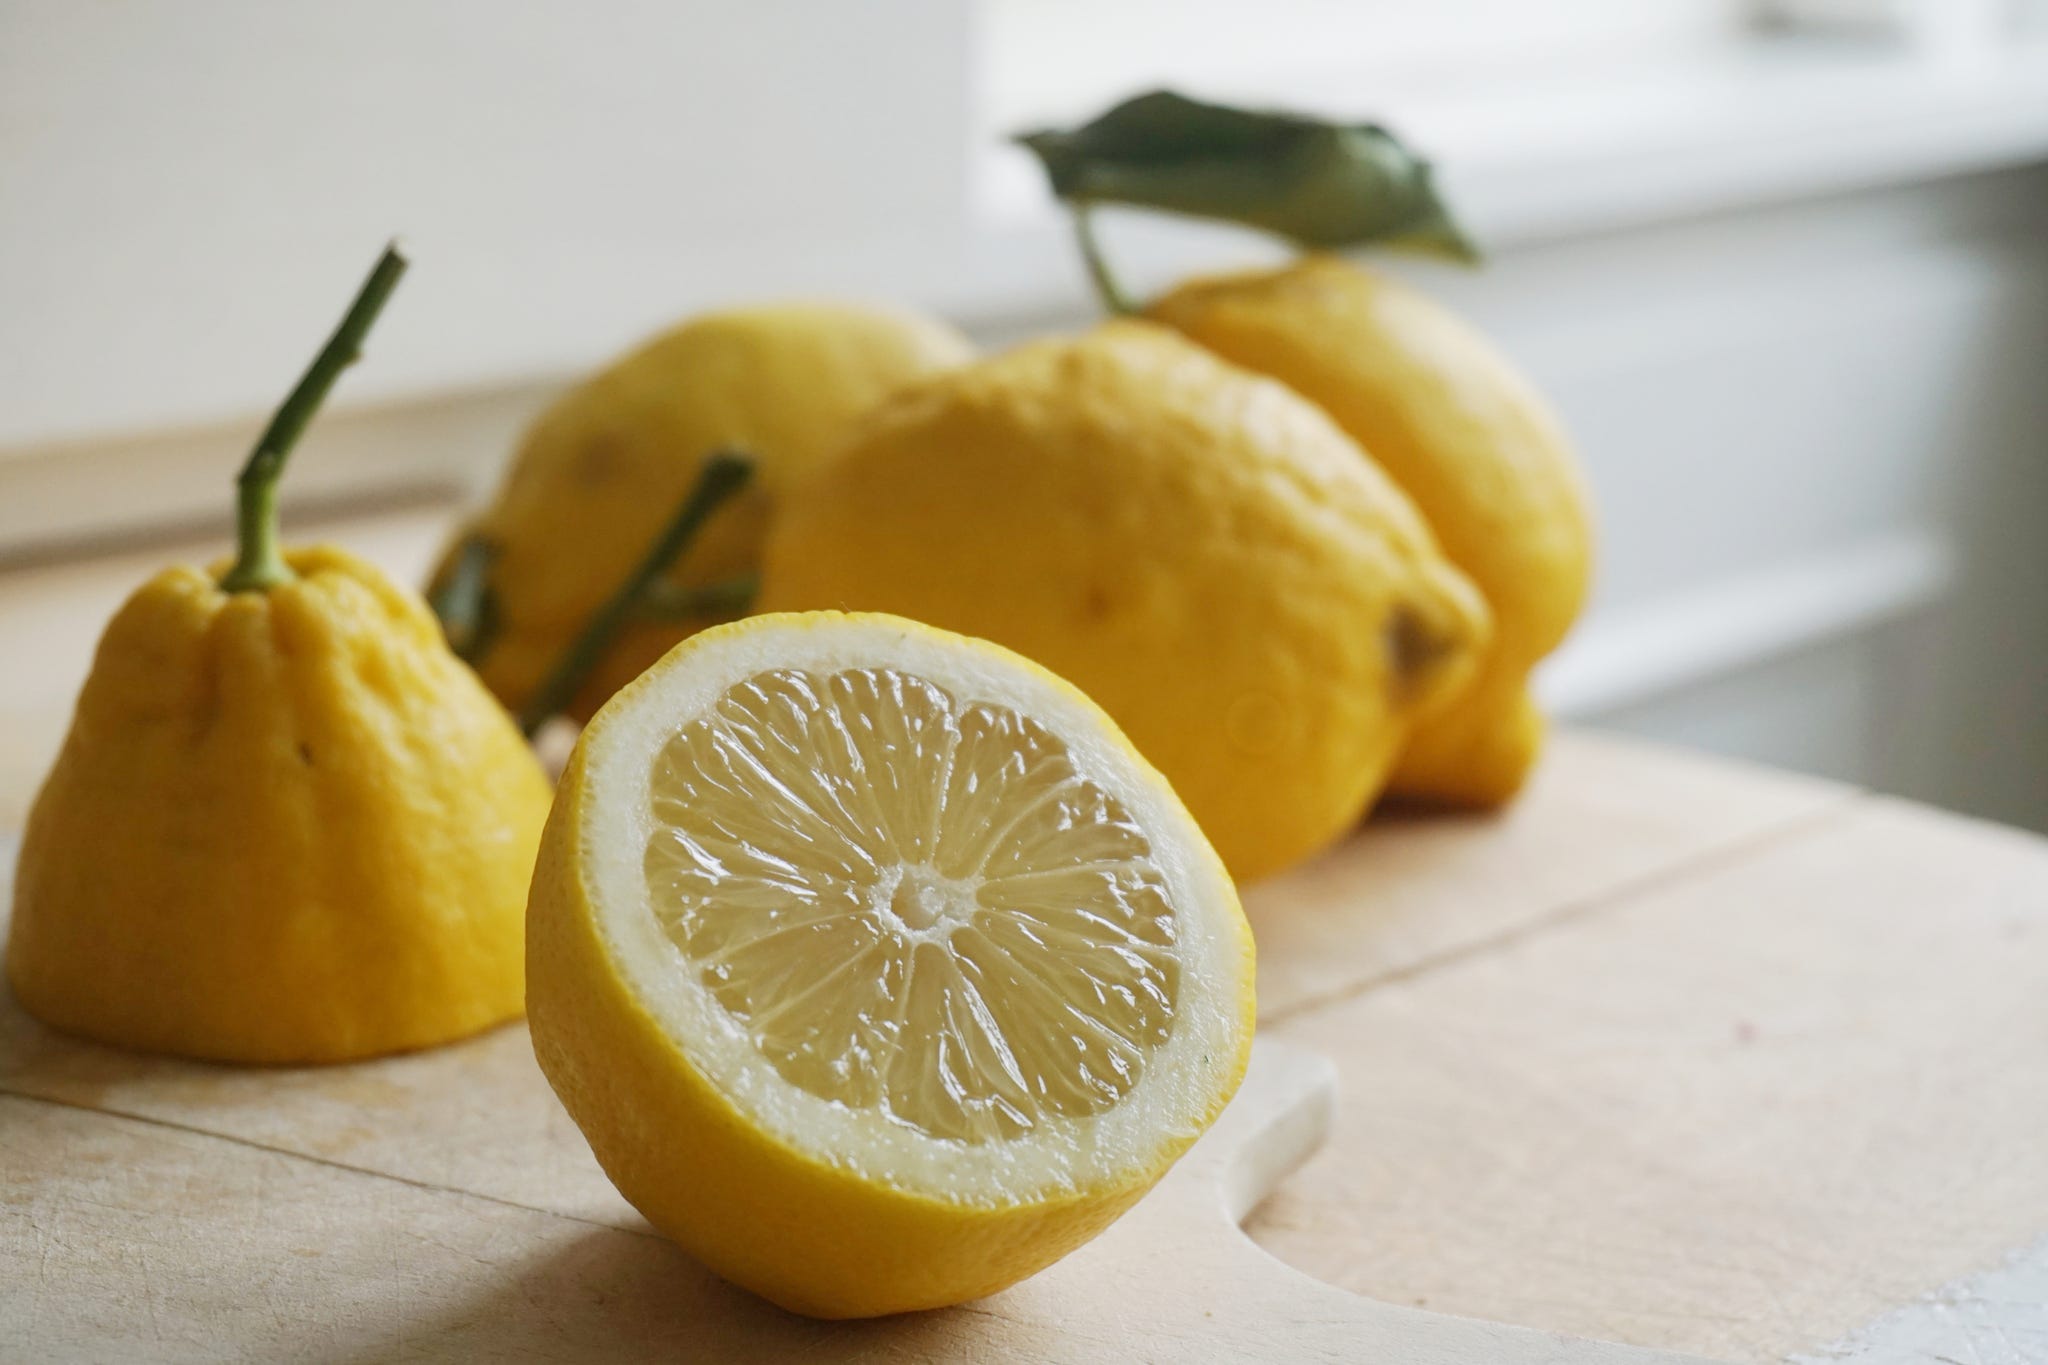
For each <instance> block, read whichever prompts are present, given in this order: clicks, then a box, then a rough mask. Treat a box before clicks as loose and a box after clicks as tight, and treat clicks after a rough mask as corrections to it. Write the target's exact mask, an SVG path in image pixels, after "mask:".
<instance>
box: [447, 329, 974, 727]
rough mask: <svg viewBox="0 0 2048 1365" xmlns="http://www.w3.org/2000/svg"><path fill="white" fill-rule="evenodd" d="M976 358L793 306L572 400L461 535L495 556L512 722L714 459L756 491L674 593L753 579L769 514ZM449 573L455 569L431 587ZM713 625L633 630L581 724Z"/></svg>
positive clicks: (585, 389)
mask: <svg viewBox="0 0 2048 1365" xmlns="http://www.w3.org/2000/svg"><path fill="white" fill-rule="evenodd" d="M970 354H971V348H970V347H969V346H968V344H967V342H966V340H965V339H964V338H963V337H961V336H960V334H959V333H958V332H956V331H954V330H953V329H952V328H950V327H948V326H946V325H945V324H943V323H940V322H936V321H933V320H931V319H927V318H922V317H918V316H916V315H914V314H911V313H907V312H894V311H890V310H886V309H879V308H856V307H851V306H841V305H824V304H818V305H804V304H787V305H777V306H770V307H760V308H746V309H738V310H735V311H732V312H724V313H711V314H707V315H705V316H703V317H699V318H697V319H695V320H693V321H691V322H688V323H686V324H684V325H683V326H680V327H678V328H676V329H675V330H673V331H671V332H668V333H666V334H664V335H662V336H659V337H656V338H654V339H653V340H651V341H649V342H647V343H646V344H645V345H643V346H641V347H640V348H639V349H638V350H636V351H633V352H632V353H631V354H629V355H627V356H625V357H624V358H623V359H621V360H619V361H617V362H616V363H614V364H613V365H611V366H609V367H608V368H606V369H604V370H602V371H600V372H599V373H597V374H596V375H594V376H592V377H591V378H590V379H588V380H586V381H584V382H583V383H581V384H579V385H577V386H576V387H575V388H573V389H571V390H570V391H569V392H568V393H567V394H565V395H563V396H562V397H561V398H560V399H559V400H557V401H556V402H555V403H554V405H553V406H551V407H550V408H548V410H547V411H546V412H544V413H543V414H542V415H541V416H540V418H539V419H538V420H537V421H536V422H535V423H534V425H533V427H532V428H531V429H530V430H529V431H528V432H527V434H526V437H525V440H524V442H523V443H522V444H521V446H520V449H519V453H518V455H517V456H516V457H515V458H514V460H513V463H512V467H511V469H510V471H509V472H508V474H507V475H506V478H505V482H504V484H503V485H502V486H501V487H500V488H499V490H498V492H497V495H496V498H495V500H494V501H493V502H492V503H491V505H490V506H489V507H488V508H486V509H485V510H484V512H483V513H482V514H481V515H480V516H479V518H478V519H477V521H476V522H475V523H474V525H473V526H471V527H469V528H465V533H467V532H468V531H474V532H479V533H481V534H482V535H483V536H485V537H487V538H488V539H489V540H490V541H491V542H493V543H494V544H495V545H496V547H497V557H496V559H495V561H494V562H493V564H492V566H491V570H490V584H491V588H492V591H493V593H494V595H495V597H496V602H497V609H498V617H499V619H498V628H497V631H496V635H495V638H494V639H493V640H492V641H491V642H490V643H489V645H488V647H487V648H486V649H484V650H483V651H482V653H481V656H480V657H478V658H476V659H475V662H476V665H477V671H478V672H479V673H480V674H482V676H483V679H484V682H485V683H486V684H487V685H488V686H489V687H490V689H491V690H492V691H493V692H494V693H496V694H497V696H498V697H499V698H500V699H501V700H502V701H504V703H505V704H506V706H507V707H509V708H510V709H512V710H514V711H517V710H519V709H520V708H521V707H522V706H523V705H524V704H525V703H526V701H527V699H528V698H529V696H530V695H531V693H532V691H533V689H534V688H535V687H536V686H537V685H538V683H539V682H540V680H541V679H542V678H543V677H544V676H546V674H547V672H548V670H549V669H550V668H551V667H552V666H553V664H554V663H555V662H556V660H557V659H558V658H559V657H560V656H561V654H562V652H563V650H564V649H565V648H566V647H567V645H568V644H569V642H570V641H571V640H572V639H574V638H575V636H576V634H577V632H578V631H579V630H580V629H581V628H582V626H583V624H584V622H585V621H586V620H587V619H588V618H589V616H590V615H591V613H592V612H593V611H595V610H596V609H597V607H598V605H599V604H600V603H602V602H603V601H604V600H605V599H606V598H608V597H609V596H610V595H611V594H612V592H613V591H614V590H615V589H616V588H617V587H618V586H619V583H620V581H621V580H622V579H624V578H625V576H626V574H627V573H628V571H629V570H630V569H631V568H632V567H633V565H634V564H636V563H637V562H638V561H639V559H640V557H641V555H642V554H643V553H645V551H646V549H647V545H648V542H649V541H650V540H651V539H652V538H653V537H654V535H655V533H656V532H657V531H658V530H659V529H660V528H661V527H662V525H663V524H664V523H665V522H667V520H668V519H669V517H670V516H671V515H672V514H673V513H674V512H675V510H676V508H677V506H678V505H679V504H680V503H681V501H682V499H683V497H684V496H685V494H687V493H688V491H689V490H690V488H691V486H692V485H693V484H695V482H696V480H697V475H698V472H699V469H700V467H701V466H702V464H703V461H704V458H705V457H706V456H707V455H709V454H711V453H712V452H713V451H714V450H716V449H718V448H719V447H721V446H736V447H740V448H742V449H744V450H746V451H747V452H748V453H750V454H752V455H753V456H754V457H755V458H756V460H757V461H758V467H757V471H756V475H755V479H754V482H753V485H752V487H751V488H750V489H749V490H748V491H747V492H746V493H744V494H743V495H742V496H741V497H740V498H738V499H737V500H736V501H735V502H733V503H732V504H730V505H728V506H726V507H724V508H723V509H721V510H720V511H719V512H718V514H717V515H716V516H715V517H714V518H713V519H712V520H711V522H710V523H709V524H708V525H706V527H705V528H704V532H703V534H702V535H701V536H699V537H698V539H697V541H696V542H695V543H694V544H693V545H692V546H691V548H690V550H689V551H688V552H687V553H686V554H685V555H684V556H683V558H682V560H681V562H680V563H679V564H677V565H676V566H675V569H674V571H673V575H672V577H673V581H675V582H676V583H679V584H690V585H702V584H708V583H715V582H719V581H723V580H730V579H732V578H733V577H735V576H736V575H740V574H745V573H749V572H752V571H753V570H754V569H756V568H757V567H758V560H759V553H760V544H761V537H762V534H763V529H764V527H765V526H766V524H767V519H768V512H769V508H770V507H771V506H772V505H773V504H774V503H775V502H776V500H777V499H779V498H781V497H782V496H783V495H785V494H786V493H787V492H788V490H789V489H790V488H791V487H792V486H793V485H794V484H796V483H797V482H799V481H800V480H801V479H802V478H803V476H804V474H805V472H806V471H807V470H809V469H810V468H811V467H812V466H813V465H815V464H816V463H817V462H818V461H819V460H820V459H821V458H823V456H824V455H825V454H826V453H827V452H828V451H829V450H830V449H831V447H832V446H833V445H834V444H835V443H836V442H837V441H838V440H839V438H840V436H841V435H842V434H843V432H844V430H845V428H846V426H847V424H848V422H849V421H850V420H851V419H853V418H854V417H855V416H856V415H858V414H859V413H861V412H862V411H864V410H865V409H867V408H868V407H870V406H871V405H873V404H874V403H875V401H876V400H877V399H879V398H881V397H882V396H883V395H885V394H887V393H888V392H889V391H890V390H891V389H893V388H895V387H896V386H897V385H899V384H901V383H903V382H904V381H906V380H909V379H914V378H917V377H919V376H921V375H925V374H929V373H931V372H933V371H935V370H941V369H945V368H948V367H950V366H953V365H957V364H959V363H961V362H962V361H964V360H966V359H967V358H968V356H969V355H970ZM458 543H459V542H458ZM452 549H453V547H451V551H452ZM447 569H448V560H447V558H445V557H444V561H443V565H442V567H441V568H440V569H438V570H437V571H436V577H437V578H438V577H440V576H441V575H442V574H445V573H446V572H447ZM726 614H727V615H729V614H730V613H726ZM718 619H721V617H720V616H719V615H718V614H716V613H709V614H704V615H697V616H689V617H684V618H681V619H677V620H671V621H659V622H655V621H649V622H644V623H641V624H639V625H636V626H635V627H633V628H632V629H629V630H628V631H626V632H625V633H624V634H622V635H621V636H620V638H619V639H618V641H617V642H616V643H615V644H614V645H613V646H612V647H611V649H610V650H609V651H608V652H607V655H606V657H605V660H604V662H603V663H602V664H601V665H600V666H599V667H598V669H597V670H596V672H595V673H594V674H593V675H592V677H591V680H590V683H589V685H588V686H586V687H585V688H584V689H583V691H582V693H581V695H580V696H579V698H578V699H577V703H576V705H574V706H573V707H572V708H571V709H572V711H573V713H574V714H575V716H576V717H577V718H578V719H584V718H586V717H588V716H589V714H590V713H591V712H592V711H593V710H595V709H596V708H597V707H598V706H599V705H600V704H602V703H603V701H604V699H605V698H606V697H608V696H610V695H611V694H612V693H613V692H615V691H617V690H618V689H619V688H620V687H621V686H623V685H624V684H625V683H626V682H628V681H629V680H630V679H632V678H633V677H634V676H635V675H636V674H638V673H639V672H640V670H641V669H643V668H645V667H646V666H647V665H648V664H650V663H652V662H653V661H654V660H655V659H658V658H660V657H661V655H662V653H663V652H664V651H666V650H667V649H669V648H670V647H671V646H673V645H674V644H675V643H676V642H677V641H678V640H680V639H682V638H683V637H684V636H686V635H688V634H689V633H690V632H691V631H692V630H696V629H699V628H701V627H703V626H705V625H708V624H710V623H711V622H713V621H715V620H718Z"/></svg>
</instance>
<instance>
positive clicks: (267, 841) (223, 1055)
mask: <svg viewBox="0 0 2048 1365" xmlns="http://www.w3.org/2000/svg"><path fill="white" fill-rule="evenodd" d="M282 562H283V565H284V569H283V570H282V571H283V572H288V573H289V574H290V577H289V578H288V579H286V580H284V581H280V582H277V583H275V584H274V585H272V586H268V587H266V588H264V589H262V590H260V591H233V590H230V589H228V588H226V587H223V586H222V578H223V575H224V573H225V571H226V569H227V566H226V565H220V566H216V568H215V570H214V571H213V572H208V573H202V572H201V571H200V570H198V569H196V568H172V569H166V570H164V571H163V572H162V573H160V574H158V575H157V576H156V577H155V578H153V579H151V580H150V581H149V582H147V583H145V584H143V585H142V587H141V588H139V589H137V590H136V592H135V595H134V596H133V597H131V598H129V599H128V601H127V603H126V604H125V605H124V606H123V607H122V608H121V610H120V611H119V612H118V613H117V614H116V615H115V617H114V619H113V621H112V622H111V623H109V625H108V626H107V631H106V634H105V636H103V637H102V638H101V641H100V646H99V652H98V654H97V656H96V657H95V659H94V661H93V667H92V672H91V674H90V676H88V678H87V679H86V684H85V689H84V691H83V692H82V693H81V694H80V696H79V699H78V712H77V715H76V717H75V718H74V720H73V721H72V724H71V730H70V733H69V734H68V735H67V736H66V737H65V740H64V747H63V749H62V750H61V751H60V752H59V754H58V757H57V763H56V766H55V767H54V768H53V769H52V770H51V772H50V775H49V777H48V778H47V779H46V780H45V781H44V783H43V787H42V790H41V791H40V792H39V793H38V794H37V796H36V801H35V806H34V807H33V809H32V810H31V811H30V813H29V819H28V828H27V831H26V832H25V833H24V835H23V837H22V844H21V864H20V868H19V871H18V873H17V874H16V878H15V888H14V920H13V925H12V928H11V930H10V936H9V942H8V947H7V969H8V975H9V977H10V978H11V979H12V981H13V984H14V990H15V994H16V995H18V996H19V997H20V999H21V1003H22V1005H23V1006H24V1007H25V1008H26V1009H27V1010H28V1011H29V1013H31V1014H33V1015H35V1016H36V1017H37V1018H38V1019H41V1020H43V1021H44V1022H45V1023H48V1024H51V1025H54V1026H55V1027H57V1028H61V1029H64V1030H65V1031H67V1032H71V1033H78V1034H83V1035H85V1036H86V1037H90V1038H96V1039H99V1040H100V1041H102V1042H109V1043H115V1044H119V1045H122V1046H126V1047H137V1048H143V1049H147V1050H150V1051H156V1052H174V1053H178V1054H181V1055H184V1056H189V1057H203V1058H207V1059H209V1060H214V1061H233V1062H274V1063H290V1062H327V1061H339V1060H343V1059H346V1058H352V1057H365V1056H372V1055H375V1054H378V1053H383V1052H394V1051H399V1050H402V1049H406V1048H415V1047H424V1046H427V1045H429V1044H432V1043H442V1042H447V1041H449V1040H450V1039H453V1038H459V1037H462V1036H464V1035H466V1034H470V1033H474V1032H476V1031H477V1030H479V1029H482V1028H486V1027H488V1026H490V1025H492V1024H497V1023H501V1022H503V1021H505V1020H507V1019H516V1018H517V1017H518V1016H519V1014H520V1012H521V1010H522V1008H523V1004H524V982H525V973H524V969H523V961H522V953H523V944H524V935H523V932H522V918H523V915H524V913H525V906H526V884H527V880H528V878H529V877H530V875H531V873H532V869H533V857H534V850H535V848H536V847H537V845H538V844H539V842H540V830H541V825H542V823H543V822H544V821H545V820H546V818H547V812H548V802H549V799H550V795H551V791H550V787H549V784H548V781H547V778H546V777H545V776H544V775H543V774H542V772H541V770H540V765H539V764H538V763H537V762H536V761H535V760H534V757H533V754H532V752H531V751H530V750H529V749H528V748H527V747H526V745H525V743H524V742H523V741H521V739H520V737H519V732H518V731H517V730H516V729H514V728H513V726H512V722H511V721H510V720H509V719H508V718H507V717H506V715H505V713H504V712H503V711H502V710H501V709H499V707H498V704H497V703H496V702H495V701H493V700H492V699H491V697H490V695H489V694H488V693H486V692H485V691H484V689H483V688H482V687H481V686H480V685H479V684H478V682H477V680H476V677H475V675H474V674H472V673H471V672H470V671H469V669H467V668H465V667H464V666H463V665H462V663H461V662H460V661H458V660H457V659H456V658H455V657H454V656H453V655H451V654H449V652H448V649H447V646H446V645H444V644H443V643H442V641H441V633H440V628H439V627H438V626H437V625H436V624H435V623H434V618H433V617H432V616H431V615H429V614H428V612H427V609H426V606H425V604H423V603H422V602H420V601H419V600H418V599H417V598H415V597H413V596H411V595H410V594H408V593H406V592H403V591H401V590H400V589H399V588H398V587H396V586H395V585H394V584H392V583H391V581H390V580H389V579H387V578H385V577H384V575H383V574H381V573H379V572H378V571H377V570H376V569H374V568H372V567H370V566H369V565H367V564H364V563H362V562H361V561H359V560H357V559H355V558H353V557H351V556H349V555H347V554H345V553H343V552H342V551H340V550H334V549H328V548H321V547H316V548H312V549H307V550H298V551H288V552H285V553H284V554H283V555H282Z"/></svg>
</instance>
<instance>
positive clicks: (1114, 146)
mask: <svg viewBox="0 0 2048 1365" xmlns="http://www.w3.org/2000/svg"><path fill="white" fill-rule="evenodd" d="M1017 141H1018V142H1020V143H1022V144H1023V145H1024V146H1026V147H1028V148H1030V149H1031V151H1033V152H1034V153H1036V154H1037V156H1038V159H1039V160H1040V161H1041V162H1043V163H1044V165H1045V172H1046V176H1047V178H1048V179H1050V180H1051V182H1052V190H1053V193H1054V194H1056V195H1058V196H1059V197H1060V198H1061V199H1063V200H1066V201H1068V202H1070V203H1074V204H1081V205H1085V204H1128V205H1132V206H1134V207H1138V208H1149V209H1160V210H1164V211H1166V212H1169V213H1180V214H1186V215H1188V216H1190V217H1195V218H1212V219H1217V220H1220V221H1222V222H1227V223H1241V224H1243V225H1245V226H1246V227H1254V228H1260V229H1263V230H1265V231H1267V232H1271V233H1274V234H1276V235H1278V236H1281V237H1284V238H1286V239H1287V240H1289V241H1291V242H1294V243H1296V244H1297V245H1299V246H1303V247H1325V248H1333V247H1347V246H1362V245H1365V244H1367V243H1380V244H1383V245H1388V246H1399V247H1407V248H1411V249H1414V250H1419V251H1428V252H1434V253H1437V254H1439V255H1445V256H1449V257H1451V258H1453V259H1455V260H1460V261H1467V262H1471V261H1476V260H1478V259H1479V252H1478V250H1477V248H1476V247H1474V246H1473V244H1472V242H1471V240H1470V239H1469V238H1467V237H1466V236H1465V234H1464V233H1463V232H1461V231H1459V229H1458V227H1457V224H1456V223H1454V222H1453V221H1452V220H1451V216H1450V213H1449V210H1447V209H1446V208H1445V207H1444V203H1443V201H1442V200H1441V199H1440V198H1438V197H1437V193H1436V188H1435V186H1434V184H1433V183H1432V180H1431V175H1430V167H1429V163H1428V162H1426V161H1424V160H1423V159H1422V158H1420V157H1418V156H1416V155H1415V154H1414V153H1413V152H1411V151H1409V150H1408V149H1407V148H1406V147H1404V146H1403V145H1402V144H1401V142H1400V141H1399V139H1397V138H1396V137H1395V136H1394V135H1393V134H1392V133H1390V132H1388V131H1387V130H1386V129H1384V128H1382V127H1380V126H1379V125H1377V124H1372V123H1349V124H1346V123H1331V122H1328V121H1326V120H1323V119H1315V118H1308V117H1305V116H1302V115H1298V114H1285V113H1272V112H1260V111H1256V110H1249V109H1234V108H1231V107H1229V106H1227V105H1221V104H1205V103H1203V102H1202V101H1200V100H1192V99H1189V98H1187V97H1186V96H1184V95H1177V94H1175V93H1173V92H1172V91H1168V90H1157V91H1154V92H1152V93H1151V94H1149V95H1139V96H1138V97H1136V98H1135V99H1129V100H1126V101H1124V102H1123V103H1122V104H1119V105H1117V106H1116V107H1115V108H1114V109H1111V110H1110V111H1109V112H1108V113H1106V114H1104V115H1102V116H1101V117H1100V118H1098V119H1096V120H1095V121H1094V122H1092V123H1088V124H1084V125H1082V126H1081V127H1079V128H1075V129H1072V130H1068V131H1059V130H1055V129H1047V130H1043V131H1040V132H1035V133H1026V134H1023V135H1022V136H1020V137H1019V138H1018V139H1017Z"/></svg>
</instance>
